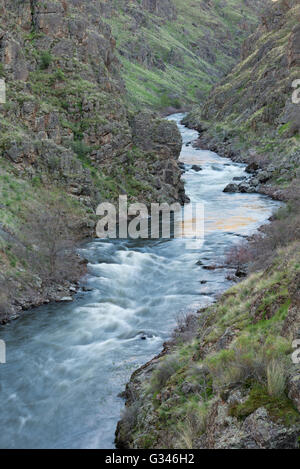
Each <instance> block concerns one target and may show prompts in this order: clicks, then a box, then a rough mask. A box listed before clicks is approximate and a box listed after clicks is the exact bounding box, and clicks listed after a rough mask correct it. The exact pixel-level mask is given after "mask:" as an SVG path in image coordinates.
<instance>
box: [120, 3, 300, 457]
mask: <svg viewBox="0 0 300 469" xmlns="http://www.w3.org/2000/svg"><path fill="white" fill-rule="evenodd" d="M299 8H300V5H299V1H298V0H282V1H279V2H276V3H272V4H271V3H270V4H268V6H267V9H266V10H265V12H264V13H263V14H262V23H261V25H260V27H259V28H258V30H257V31H256V32H255V33H254V34H253V35H252V36H250V37H249V38H248V39H247V40H246V41H245V43H244V46H243V58H242V61H241V62H240V63H239V64H238V65H237V66H236V67H235V68H233V70H232V71H231V73H229V75H228V76H227V77H225V78H224V79H223V80H222V81H221V82H220V84H218V85H217V86H216V87H215V88H214V89H213V90H212V91H211V94H210V96H209V97H208V99H207V101H206V102H205V103H204V105H201V106H200V107H196V108H195V109H194V110H193V111H192V112H191V113H190V114H189V115H188V116H187V118H186V119H185V120H184V122H185V123H186V124H187V125H189V126H191V127H193V128H196V129H197V130H199V133H200V137H199V142H198V145H199V146H200V147H202V148H204V147H206V148H209V149H211V150H213V151H218V152H219V153H220V154H223V155H225V156H229V157H231V158H233V159H235V160H237V161H244V162H247V163H248V164H249V166H248V168H247V170H248V171H249V172H250V173H252V174H253V176H252V177H251V178H250V179H249V181H248V182H247V183H245V182H243V183H241V184H240V185H237V184H234V183H233V184H231V185H230V186H231V187H229V186H228V188H227V191H228V192H230V191H237V190H240V191H241V192H247V191H249V192H255V191H259V192H262V193H267V194H269V195H273V196H275V197H278V198H281V199H284V200H285V201H286V206H285V207H283V208H282V209H280V210H279V212H278V213H277V214H275V216H274V217H273V220H272V222H271V224H268V225H266V226H265V227H263V228H262V230H261V231H260V233H259V234H257V235H256V236H254V237H253V238H252V239H251V240H250V241H248V242H247V243H246V242H244V243H243V244H241V245H240V246H238V247H237V248H235V249H234V250H233V251H232V252H230V253H229V259H228V260H229V262H230V263H231V264H232V263H233V264H235V265H236V267H237V268H238V269H241V267H242V268H246V270H248V272H250V275H249V276H248V277H247V278H246V279H245V280H243V281H242V282H240V283H238V284H236V285H235V286H233V287H232V288H231V289H230V290H228V291H227V292H226V293H225V294H224V295H223V296H222V297H221V298H220V299H219V300H218V302H217V303H216V304H215V305H213V306H212V307H209V308H207V309H204V310H201V311H199V314H198V316H197V317H187V318H186V323H185V324H182V323H181V324H180V325H179V327H178V329H177V331H175V334H174V337H173V339H172V341H171V342H169V343H167V344H166V345H165V349H164V351H163V353H162V354H161V355H160V356H159V357H157V358H155V359H154V360H152V361H151V362H150V363H148V364H147V365H145V366H144V367H142V368H141V369H140V370H138V371H137V372H135V373H134V374H133V376H132V378H131V381H130V382H129V383H128V385H127V389H126V397H127V402H126V410H125V411H124V414H123V416H122V420H121V421H120V422H119V425H118V428H117V433H116V442H117V445H118V446H119V447H126V448H188V449H190V448H215V449H229V448H240V449H250V448H251V449H253V448H259V449H263V448H276V449H279V448H298V447H299V434H300V373H299V371H300V368H299V364H297V362H298V360H294V362H293V360H292V352H293V343H297V344H298V343H299V331H300V298H299V291H300V283H299V279H300V277H299V266H300V263H299V260H300V245H299V242H300V232H299V226H300V223H299V214H300V199H299V180H300V174H299V163H300V159H299V158H300V143H299V129H300V121H299V116H300V113H299V102H294V101H293V100H292V94H293V92H294V91H295V89H294V88H293V87H292V84H293V83H294V81H295V80H296V79H299V77H300V67H299V66H300V62H299V59H300V56H299V33H300V29H299V15H300V10H299ZM296 340H297V342H294V341H296ZM296 355H297V354H296ZM298 356H299V353H298ZM296 358H297V357H296Z"/></svg>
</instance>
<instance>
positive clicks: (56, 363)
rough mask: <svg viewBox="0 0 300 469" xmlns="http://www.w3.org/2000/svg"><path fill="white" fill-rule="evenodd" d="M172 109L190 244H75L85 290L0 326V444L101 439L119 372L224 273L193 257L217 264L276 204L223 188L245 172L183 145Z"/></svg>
mask: <svg viewBox="0 0 300 469" xmlns="http://www.w3.org/2000/svg"><path fill="white" fill-rule="evenodd" d="M182 117H183V116H182V115H180V114H177V115H173V116H170V117H169V119H170V120H174V121H175V122H177V124H178V126H179V129H180V131H181V134H182V138H183V148H182V152H181V157H180V159H181V161H182V162H184V163H185V165H186V166H185V168H186V172H185V173H184V175H183V179H184V181H185V187H186V193H187V194H188V196H189V197H190V198H191V201H192V202H203V203H204V207H205V241H204V244H203V246H202V248H201V249H200V248H199V249H198V250H197V249H192V248H191V245H190V244H189V241H187V240H183V239H171V240H165V239H160V240H148V241H147V240H137V241H133V240H114V241H103V240H94V241H92V242H90V243H88V244H87V245H86V246H84V247H83V248H82V249H81V254H82V256H83V257H85V258H86V259H87V260H88V261H89V264H88V275H87V276H86V278H85V279H84V280H83V283H82V285H83V286H85V290H90V291H83V289H82V290H81V291H80V292H79V293H78V294H77V296H76V298H75V300H74V302H73V303H71V304H53V305H48V306H44V307H41V308H39V309H35V310H32V311H29V312H26V313H24V314H23V316H22V317H21V318H20V319H19V320H18V321H15V322H12V323H11V324H8V325H7V326H5V327H2V328H0V338H1V339H3V340H5V342H6V347H7V363H6V364H5V365H0V398H1V404H2V405H1V414H0V428H1V432H0V447H1V448H113V447H114V432H115V428H116V424H117V421H118V420H119V417H120V413H121V411H122V409H123V406H124V402H123V400H122V398H121V397H119V394H120V392H122V391H123V390H124V386H125V384H126V382H127V381H128V380H129V378H130V375H131V373H132V372H133V371H134V370H135V369H136V368H138V367H139V366H141V365H142V364H144V363H146V362H147V361H148V360H150V359H151V358H152V357H153V356H154V355H155V354H157V353H158V352H160V350H161V348H162V344H163V342H164V341H165V340H167V339H168V338H169V337H170V334H171V332H172V329H173V328H174V327H175V325H176V317H178V315H179V314H180V313H181V312H185V311H196V310H197V309H199V308H200V307H202V306H204V305H207V304H210V303H211V302H213V301H214V300H215V298H216V296H217V295H218V294H220V293H221V292H223V291H224V290H225V289H226V288H228V287H229V286H230V285H231V283H230V281H229V280H227V279H226V276H227V275H228V272H226V270H224V269H217V270H215V271H209V270H205V269H203V267H202V266H201V265H197V262H198V261H199V260H201V261H202V262H203V264H206V265H211V264H220V262H221V261H222V259H223V257H224V253H225V251H226V250H227V249H228V248H230V247H231V246H232V245H233V244H235V243H237V242H239V241H240V239H241V236H245V235H249V234H250V233H252V232H254V231H255V230H257V228H258V226H259V225H261V224H262V223H264V222H265V221H266V220H267V219H268V218H269V217H270V215H271V214H272V212H273V211H274V209H275V208H276V207H277V206H278V203H277V202H275V201H273V200H271V199H269V198H267V197H265V196H262V195H258V194H227V193H223V189H224V187H225V186H226V185H227V184H228V183H229V182H231V180H232V178H233V177H235V176H236V177H243V176H244V175H245V169H244V166H243V165H240V164H237V163H233V162H232V161H230V160H227V159H226V158H221V157H220V156H218V155H217V154H215V153H213V152H209V151H201V150H196V149H194V148H193V147H192V146H191V145H190V144H189V142H191V141H192V140H195V139H196V138H197V132H195V131H193V130H189V129H187V128H185V127H183V126H182V125H181V124H180V121H181V119H182ZM193 164H198V165H200V166H201V167H202V171H199V172H196V171H194V170H193V169H192V165H193ZM203 282H206V283H203ZM145 338H146V340H144V339H145ZM142 339H143V340H142Z"/></svg>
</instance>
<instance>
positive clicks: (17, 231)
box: [0, 0, 185, 322]
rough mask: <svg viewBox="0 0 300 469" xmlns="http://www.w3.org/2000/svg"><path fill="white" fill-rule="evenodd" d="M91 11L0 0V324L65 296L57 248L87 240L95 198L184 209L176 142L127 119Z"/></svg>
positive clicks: (166, 125) (153, 125)
mask: <svg viewBox="0 0 300 469" xmlns="http://www.w3.org/2000/svg"><path fill="white" fill-rule="evenodd" d="M102 7H103V5H102V4H101V3H100V2H98V1H96V0H93V1H89V2H86V1H83V0H82V1H78V2H72V1H70V2H68V1H58V2H50V1H49V2H43V5H41V3H40V2H38V1H29V0H26V1H24V2H22V4H20V2H18V1H9V2H7V1H6V0H0V14H1V20H2V22H1V28H0V76H1V77H2V78H4V79H5V82H6V88H7V93H6V96H7V102H6V103H4V104H0V130H1V133H0V170H1V175H0V198H1V199H0V216H1V230H0V263H1V274H0V286H1V297H0V321H1V322H5V321H7V320H9V318H15V317H16V315H19V314H20V313H21V311H23V310H25V309H28V308H30V307H32V306H37V305H40V304H42V303H45V302H48V301H53V300H54V301H56V300H57V299H59V298H61V297H69V296H70V288H72V289H73V288H74V286H73V283H74V281H78V279H79V278H80V275H81V273H82V267H83V265H82V264H81V261H80V260H78V259H77V258H76V256H75V254H73V262H72V263H70V262H69V259H67V257H68V256H63V255H62V254H61V253H62V252H63V249H62V245H63V244H65V245H68V249H70V242H69V241H70V240H72V243H71V244H72V249H73V250H74V249H75V246H76V245H78V243H80V242H81V241H82V240H84V239H85V238H86V237H87V236H94V226H95V215H94V214H95V209H96V207H97V205H98V204H99V203H100V202H101V201H107V200H109V201H110V202H114V201H116V200H117V198H118V196H119V194H127V195H128V199H129V200H130V201H132V202H134V201H138V202H144V203H146V204H149V203H150V202H154V201H157V202H162V201H163V202H173V201H179V202H181V203H184V201H185V194H184V186H183V183H182V182H181V181H180V176H181V170H180V168H179V167H178V164H177V159H178V156H179V153H180V149H181V136H180V133H179V132H178V129H177V126H176V125H175V124H173V123H171V122H167V121H165V120H162V119H160V118H159V117H158V115H157V114H155V113H153V112H147V111H143V112H139V113H137V112H132V111H129V110H128V104H127V98H126V89H125V86H124V82H123V79H122V76H121V64H120V62H119V60H118V58H117V55H116V50H115V49H116V43H115V39H114V38H113V36H112V34H111V28H110V27H109V25H108V24H107V23H106V22H105V21H104V19H103V10H102ZM43 213H48V221H47V220H46V219H42V218H43V217H42V214H43ZM50 222H52V224H54V225H55V224H57V223H58V224H59V225H61V227H62V229H61V232H60V233H58V232H56V233H55V234H54V237H56V238H58V244H59V247H58V246H57V245H56V246H55V247H53V249H52V248H51V249H50V247H49V246H50V244H51V240H48V241H49V242H48V246H47V245H46V243H45V242H44V240H45V239H47V235H46V237H45V236H43V234H42V233H43V230H44V227H45V226H48V232H52V228H51V226H50ZM62 232H63V234H62ZM68 240H69V241H68ZM56 244H57V243H56ZM50 251H52V254H51V253H50ZM54 258H55V260H54ZM63 258H64V262H62V259H63ZM63 263H64V266H63V265H62V264H63ZM53 264H57V265H56V266H54V265H53ZM58 264H59V266H58ZM69 281H70V282H71V283H69Z"/></svg>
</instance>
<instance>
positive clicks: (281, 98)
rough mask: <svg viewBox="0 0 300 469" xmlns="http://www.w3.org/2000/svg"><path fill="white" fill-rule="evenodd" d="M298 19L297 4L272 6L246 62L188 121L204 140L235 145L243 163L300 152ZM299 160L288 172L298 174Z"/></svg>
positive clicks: (290, 0)
mask: <svg viewBox="0 0 300 469" xmlns="http://www.w3.org/2000/svg"><path fill="white" fill-rule="evenodd" d="M299 15H300V5H299V1H298V0H286V1H278V2H275V3H272V4H269V6H268V8H267V9H266V10H265V11H264V12H263V14H262V21H261V25H260V27H259V28H258V30H257V31H256V32H255V33H254V34H253V35H252V36H250V37H249V38H248V39H247V40H246V42H245V43H244V46H243V60H242V61H241V62H240V63H239V64H238V65H237V66H236V67H234V68H233V70H232V72H231V73H229V74H228V75H227V76H226V77H225V78H223V79H222V80H221V82H220V83H219V84H218V85H217V86H216V87H215V88H214V89H213V90H212V91H211V94H210V96H209V97H208V99H207V101H206V102H205V103H204V104H203V105H201V106H199V107H196V108H195V109H194V110H193V111H192V113H191V115H190V116H189V117H188V119H187V121H188V122H189V124H190V125H192V126H195V127H198V128H199V129H200V128H202V129H207V133H206V134H205V132H204V133H203V138H204V139H205V137H208V140H210V141H213V142H215V143H217V142H218V143H226V145H231V146H232V148H233V150H234V151H235V152H239V153H240V154H241V155H242V156H243V157H244V159H247V158H249V159H250V160H251V156H250V154H251V153H252V154H254V153H256V155H257V158H258V159H260V160H261V161H265V162H269V163H270V162H271V163H273V164H275V165H276V166H279V165H280V164H282V162H283V160H285V163H286V165H288V164H289V163H291V162H292V160H291V158H290V155H292V154H293V153H295V152H297V151H299V149H300V134H299V132H300V112H299V104H297V103H293V102H292V95H293V93H294V91H295V88H293V86H292V84H293V83H294V81H295V80H297V79H298V78H299V76H300V57H299V41H300V28H299ZM298 160H299V158H298V159H296V162H295V163H294V165H293V167H291V168H289V169H290V170H297V164H299V161H298ZM297 161H298V163H297ZM280 177H281V176H280ZM278 182H279V183H280V182H282V183H283V184H284V183H285V182H286V178H282V179H280V180H279V181H278Z"/></svg>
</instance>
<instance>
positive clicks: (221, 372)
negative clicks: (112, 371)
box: [116, 243, 300, 449]
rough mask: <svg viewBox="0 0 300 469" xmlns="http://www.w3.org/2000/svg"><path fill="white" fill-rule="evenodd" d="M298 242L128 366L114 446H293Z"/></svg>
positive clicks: (298, 393) (297, 390)
mask: <svg viewBox="0 0 300 469" xmlns="http://www.w3.org/2000/svg"><path fill="white" fill-rule="evenodd" d="M299 248H300V246H299V243H297V244H293V245H291V246H290V247H289V248H287V249H285V250H282V251H280V252H279V253H278V257H277V258H276V260H275V261H274V263H273V264H272V265H271V266H270V268H269V269H267V270H266V271H261V272H258V273H255V274H253V275H252V276H250V277H249V278H248V279H246V280H245V281H243V282H242V283H240V284H238V285H236V286H234V287H233V288H231V289H230V290H228V291H227V292H226V293H225V294H224V295H223V297H222V298H221V299H220V300H219V302H218V303H217V304H216V305H214V306H211V307H210V308H208V309H206V310H202V311H199V317H198V318H193V317H190V318H188V319H187V322H186V324H185V326H182V325H181V327H180V329H178V330H177V331H176V333H175V334H174V337H173V340H172V341H171V342H170V343H167V344H166V345H165V349H164V351H163V352H162V354H161V355H160V356H159V357H156V358H154V359H153V360H152V361H151V362H149V363H148V364H146V365H145V366H144V367H142V368H141V369H140V370H138V371H136V372H135V373H134V374H133V376H132V378H131V381H130V382H129V383H128V385H127V388H126V397H127V406H126V410H125V412H124V414H123V418H122V420H121V421H120V422H119V425H118V429H117V433H116V443H117V446H118V447H119V448H187V449H192V448H200V449H203V448H209V449H265V448H268V449H271V448H273V449H287V448H298V447H299V431H300V378H299V376H300V375H299V371H300V369H299V364H298V365H297V364H296V363H293V361H292V352H293V348H292V341H293V339H297V338H298V337H299V336H298V334H299V327H300V309H299V306H300V303H299V287H300V284H299V280H300V277H299V272H300V271H299V254H300V249H299ZM297 343H298V342H297ZM298 356H299V352H298ZM296 358H297V353H295V354H294V360H295V359H296Z"/></svg>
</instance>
